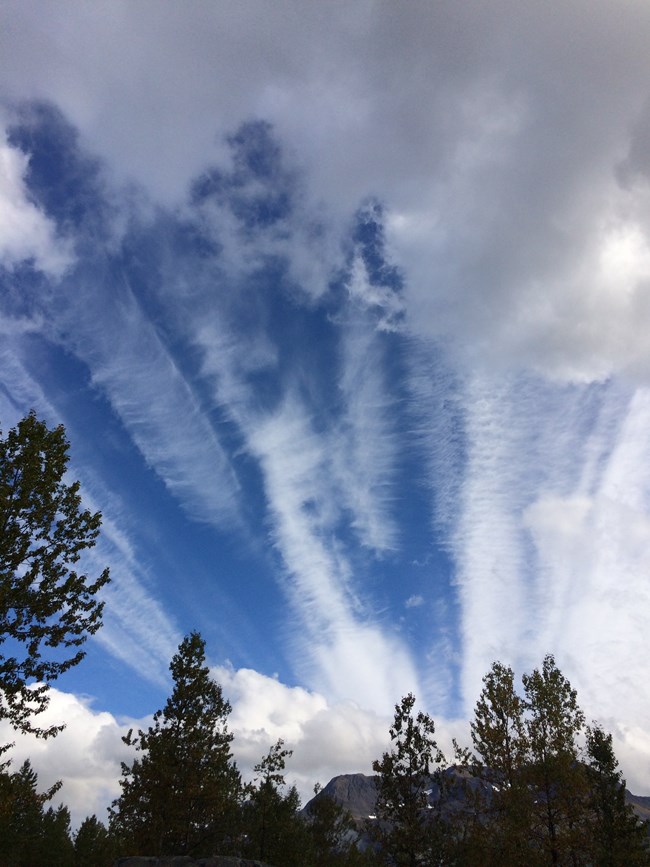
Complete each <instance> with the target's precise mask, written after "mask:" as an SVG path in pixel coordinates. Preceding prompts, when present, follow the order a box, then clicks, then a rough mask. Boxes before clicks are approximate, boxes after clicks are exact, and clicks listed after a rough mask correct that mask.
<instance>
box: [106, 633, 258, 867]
mask: <svg viewBox="0 0 650 867" xmlns="http://www.w3.org/2000/svg"><path fill="white" fill-rule="evenodd" d="M170 670H171V674H172V678H173V681H174V689H173V692H172V695H171V696H170V698H169V699H168V700H167V703H166V704H165V707H164V708H163V709H162V710H159V711H157V712H156V713H155V714H154V721H153V725H152V726H150V727H149V729H148V730H147V731H146V732H145V731H142V730H139V731H138V735H137V736H135V737H134V736H133V732H132V731H129V733H128V734H127V736H126V737H125V738H124V739H123V740H124V742H125V743H126V744H127V745H129V746H133V747H135V749H136V751H137V752H141V753H142V756H141V757H140V758H136V759H135V760H134V761H133V764H132V765H130V766H129V765H126V764H123V765H122V779H121V781H120V785H121V787H122V794H121V795H120V797H119V798H118V799H117V800H116V801H114V802H113V804H112V806H111V808H110V817H111V818H110V825H111V831H112V832H113V833H114V834H115V835H116V836H117V837H119V838H120V839H121V841H122V846H123V848H125V849H128V850H129V854H132V855H133V854H150V855H191V856H194V857H203V856H209V855H211V854H213V853H214V852H215V851H217V850H218V849H219V848H221V849H223V848H224V847H226V846H227V845H228V841H229V840H230V839H231V838H232V836H233V826H234V823H235V818H236V812H237V809H238V805H239V801H240V794H241V782H240V776H239V772H238V770H237V767H236V765H235V763H234V762H233V760H232V754H231V752H230V743H231V741H232V734H230V733H229V732H228V730H227V726H226V719H227V717H228V714H229V713H230V709H231V708H230V704H229V703H228V701H226V699H224V697H223V694H222V691H221V687H220V686H219V684H217V683H216V682H215V681H214V680H212V678H211V677H210V672H209V669H208V668H207V666H206V665H205V642H204V641H203V639H202V638H201V636H200V635H199V634H198V633H197V632H192V633H191V634H190V635H189V636H187V637H186V638H185V639H184V640H183V641H182V643H181V644H180V646H179V648H178V652H177V653H176V654H175V656H174V657H173V659H172V661H171V664H170Z"/></svg>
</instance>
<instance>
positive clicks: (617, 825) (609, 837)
mask: <svg viewBox="0 0 650 867" xmlns="http://www.w3.org/2000/svg"><path fill="white" fill-rule="evenodd" d="M587 774H588V779H589V800H588V808H589V809H590V810H591V811H592V813H593V815H592V821H591V825H592V851H593V864H594V865H598V867H623V865H625V867H637V865H647V864H650V855H649V854H648V835H647V829H646V826H645V824H644V823H643V822H641V821H640V820H639V819H638V818H637V816H636V814H635V813H634V810H633V809H632V807H631V806H630V805H629V804H626V803H625V780H624V779H623V775H622V773H621V771H620V770H619V768H618V761H617V760H616V756H615V755H614V749H613V746H612V736H611V734H609V733H607V732H605V731H603V729H602V728H601V727H600V726H598V725H595V724H594V725H593V726H591V727H588V728H587Z"/></svg>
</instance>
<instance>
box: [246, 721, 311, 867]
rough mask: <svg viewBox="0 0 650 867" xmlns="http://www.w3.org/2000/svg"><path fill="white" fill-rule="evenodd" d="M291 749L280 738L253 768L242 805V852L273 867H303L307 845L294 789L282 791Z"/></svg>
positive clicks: (297, 797) (303, 824) (298, 800)
mask: <svg viewBox="0 0 650 867" xmlns="http://www.w3.org/2000/svg"><path fill="white" fill-rule="evenodd" d="M291 755H292V750H287V749H285V747H284V741H283V740H282V739H281V738H280V739H279V740H278V741H277V742H276V743H275V744H274V745H273V746H272V747H271V748H270V749H269V752H268V753H267V754H266V756H265V757H264V758H263V759H262V760H261V761H260V762H259V763H258V764H257V765H255V767H254V768H253V771H254V774H255V779H254V782H253V783H252V784H251V785H249V786H248V792H247V795H248V797H247V800H246V804H245V806H244V827H245V832H246V845H245V847H244V852H245V854H247V855H250V856H251V857H253V858H259V860H260V861H268V862H269V863H271V864H274V865H275V867H302V865H303V863H304V857H305V852H306V850H307V846H308V837H307V830H306V827H305V823H304V821H303V820H302V819H301V818H300V816H299V815H298V810H299V809H300V798H299V796H298V791H297V789H296V788H295V786H291V787H290V788H289V789H288V791H285V785H286V784H285V779H284V769H285V766H286V760H287V758H289V757H290V756H291Z"/></svg>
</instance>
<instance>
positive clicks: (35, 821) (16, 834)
mask: <svg viewBox="0 0 650 867" xmlns="http://www.w3.org/2000/svg"><path fill="white" fill-rule="evenodd" d="M60 787H61V783H55V784H54V785H53V786H51V787H50V788H49V789H47V790H46V791H45V792H42V793H39V792H38V775H37V774H36V771H34V769H33V768H32V766H31V763H30V761H29V760H26V761H25V762H23V764H22V765H21V767H20V768H19V769H18V770H17V771H15V772H9V771H8V769H7V765H6V764H5V765H4V767H3V769H2V770H1V771H0V864H3V865H5V864H6V865H12V867H14V865H15V867H50V865H51V864H59V865H67V864H69V863H71V859H70V857H69V847H70V845H71V844H70V837H69V831H70V814H69V813H68V811H67V808H65V807H59V808H58V810H56V811H55V810H52V809H51V808H50V809H49V810H48V811H47V813H46V812H45V811H44V806H45V804H46V803H47V802H48V801H49V800H51V799H52V798H53V797H54V795H55V794H56V792H58V790H59V789H60ZM48 847H49V848H48Z"/></svg>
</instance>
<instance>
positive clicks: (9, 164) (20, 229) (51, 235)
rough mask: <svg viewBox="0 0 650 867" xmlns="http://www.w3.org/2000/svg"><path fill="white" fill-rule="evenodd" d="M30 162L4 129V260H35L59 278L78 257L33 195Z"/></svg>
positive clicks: (0, 191)
mask: <svg viewBox="0 0 650 867" xmlns="http://www.w3.org/2000/svg"><path fill="white" fill-rule="evenodd" d="M27 165H28V158H27V157H26V156H25V154H23V153H21V152H20V151H19V150H17V149H16V148H13V147H11V146H10V145H9V144H8V143H7V141H6V137H5V135H4V133H0V260H1V261H2V264H3V265H4V266H5V267H6V268H9V269H11V268H13V267H15V266H16V265H18V264H20V263H21V262H25V261H28V262H33V263H34V265H35V267H37V268H39V269H40V270H41V271H44V272H45V273H46V274H48V275H49V276H50V277H53V278H59V277H61V276H62V275H63V274H64V273H65V271H66V269H68V268H69V267H70V265H71V264H72V262H73V261H74V256H73V251H72V248H71V245H70V243H69V242H68V241H67V240H66V239H63V238H59V237H58V236H57V233H56V228H55V226H54V224H53V223H52V221H51V220H49V219H48V217H47V216H46V215H45V214H44V213H43V211H42V210H40V209H39V208H38V207H37V206H36V205H35V204H34V202H33V201H32V200H31V199H30V197H29V194H28V192H27V189H26V187H25V181H24V177H25V173H26V171H27ZM18 324H20V323H18Z"/></svg>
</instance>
